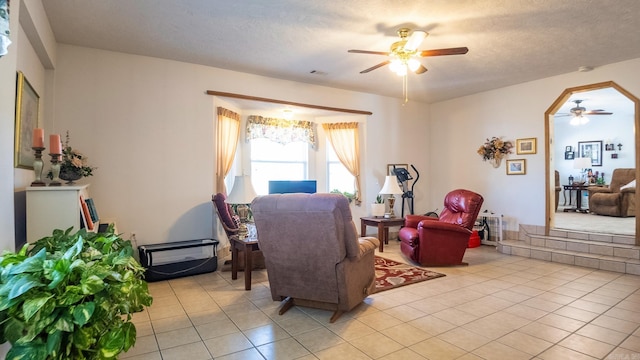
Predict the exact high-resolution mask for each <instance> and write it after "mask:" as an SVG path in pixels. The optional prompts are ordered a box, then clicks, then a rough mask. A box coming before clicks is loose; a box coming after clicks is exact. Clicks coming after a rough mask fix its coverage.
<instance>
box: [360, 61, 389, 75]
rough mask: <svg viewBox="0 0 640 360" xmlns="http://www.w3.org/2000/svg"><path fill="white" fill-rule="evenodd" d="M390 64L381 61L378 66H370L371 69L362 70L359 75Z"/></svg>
mask: <svg viewBox="0 0 640 360" xmlns="http://www.w3.org/2000/svg"><path fill="white" fill-rule="evenodd" d="M390 62H391V61H389V60H387V61H383V62H381V63H380V64H378V65H374V66H372V67H370V68H368V69H364V70H362V71H360V74H366V73H368V72H369V71H373V70H375V69H377V68H379V67H383V66H385V65H387V64H389V63H390Z"/></svg>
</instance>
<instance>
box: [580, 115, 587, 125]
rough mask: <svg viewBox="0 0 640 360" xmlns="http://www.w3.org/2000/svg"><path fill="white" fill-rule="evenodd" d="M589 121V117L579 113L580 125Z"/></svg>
mask: <svg viewBox="0 0 640 360" xmlns="http://www.w3.org/2000/svg"><path fill="white" fill-rule="evenodd" d="M588 122H589V118H588V117H586V116H584V115H580V125H584V124H586V123H588Z"/></svg>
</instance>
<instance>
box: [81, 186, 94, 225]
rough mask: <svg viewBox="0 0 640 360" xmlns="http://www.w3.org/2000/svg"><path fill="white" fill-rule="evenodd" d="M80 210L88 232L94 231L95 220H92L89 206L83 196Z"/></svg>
mask: <svg viewBox="0 0 640 360" xmlns="http://www.w3.org/2000/svg"><path fill="white" fill-rule="evenodd" d="M80 208H81V209H82V211H81V213H80V217H81V220H82V223H83V224H84V225H85V226H86V227H87V230H89V231H93V220H92V219H91V213H90V212H89V206H88V205H87V202H86V201H85V199H84V196H82V195H80Z"/></svg>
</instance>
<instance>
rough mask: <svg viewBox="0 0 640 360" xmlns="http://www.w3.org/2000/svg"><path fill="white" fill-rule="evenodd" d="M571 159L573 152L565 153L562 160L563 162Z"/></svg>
mask: <svg viewBox="0 0 640 360" xmlns="http://www.w3.org/2000/svg"><path fill="white" fill-rule="evenodd" d="M573 157H574V153H573V151H565V152H564V159H565V160H573Z"/></svg>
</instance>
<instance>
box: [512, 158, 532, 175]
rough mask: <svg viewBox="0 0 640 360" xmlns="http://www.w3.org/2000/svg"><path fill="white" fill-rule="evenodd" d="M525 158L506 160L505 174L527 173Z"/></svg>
mask: <svg viewBox="0 0 640 360" xmlns="http://www.w3.org/2000/svg"><path fill="white" fill-rule="evenodd" d="M526 165H527V162H526V160H525V159H513V160H507V175H525V174H526V173H527V166H526Z"/></svg>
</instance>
